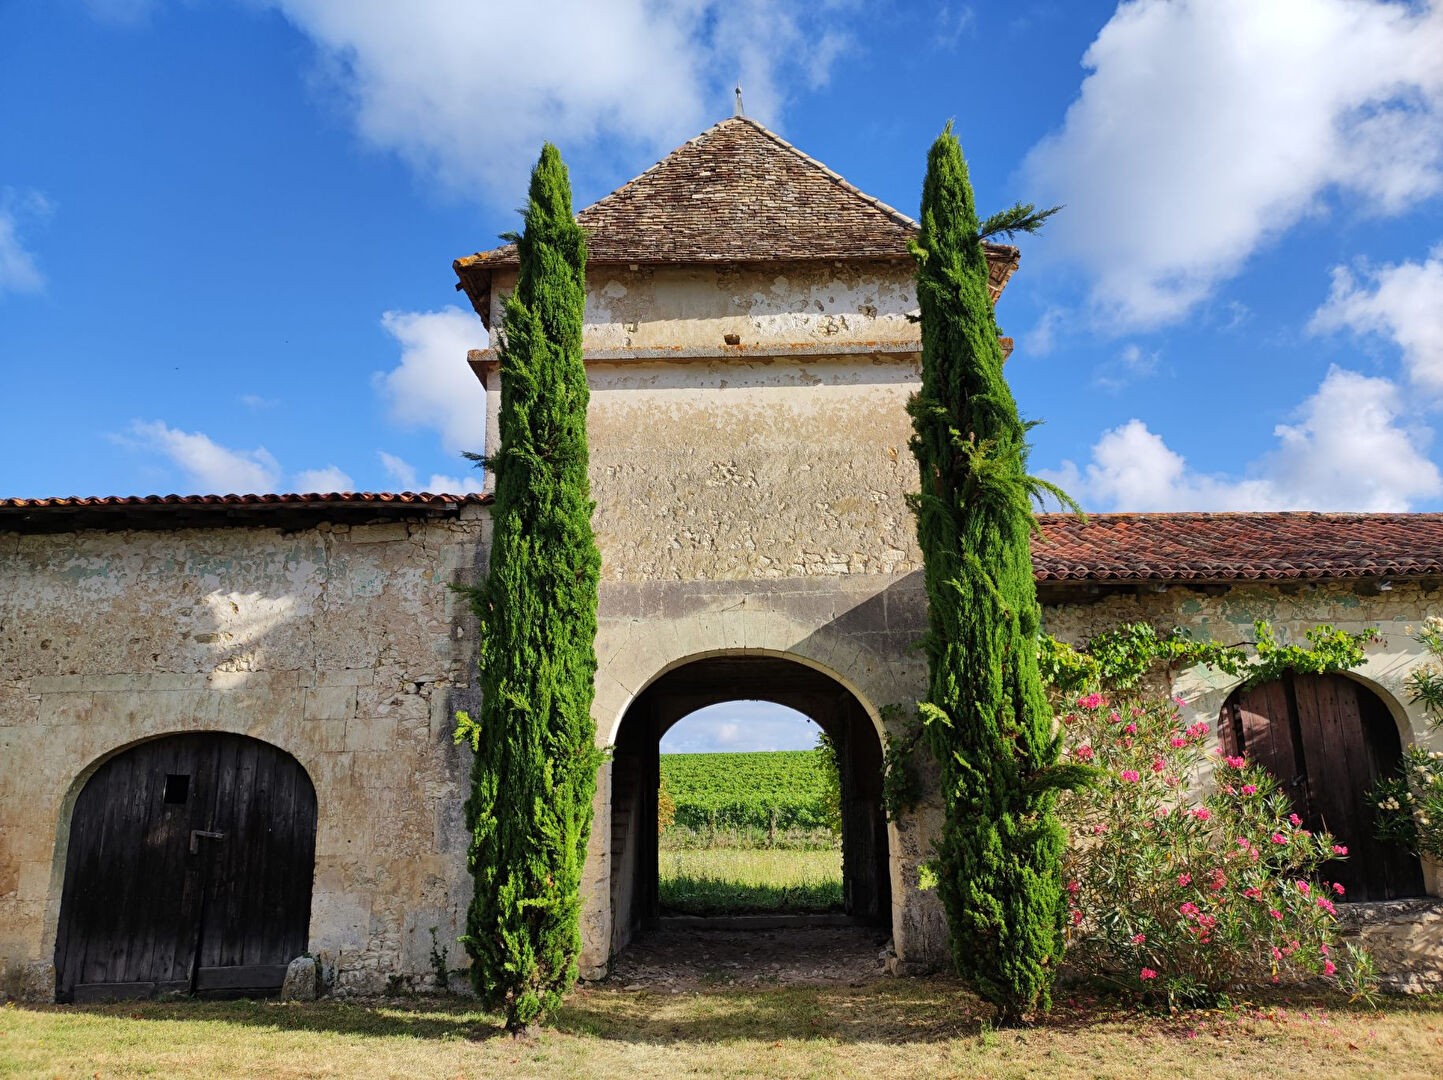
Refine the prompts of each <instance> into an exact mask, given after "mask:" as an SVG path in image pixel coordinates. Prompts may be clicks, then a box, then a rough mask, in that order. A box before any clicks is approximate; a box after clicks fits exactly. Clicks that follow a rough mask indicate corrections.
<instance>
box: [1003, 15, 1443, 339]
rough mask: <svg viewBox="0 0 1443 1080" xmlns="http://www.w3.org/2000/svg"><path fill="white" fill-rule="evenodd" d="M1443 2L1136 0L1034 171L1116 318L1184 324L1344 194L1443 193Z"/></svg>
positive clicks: (1400, 202)
mask: <svg viewBox="0 0 1443 1080" xmlns="http://www.w3.org/2000/svg"><path fill="white" fill-rule="evenodd" d="M1440 56H1443V10H1440V9H1439V8H1438V7H1436V6H1434V5H1433V4H1432V3H1425V4H1423V5H1408V4H1402V3H1385V2H1379V0H1268V2H1267V3H1258V2H1257V0H1134V2H1128V3H1123V4H1121V5H1119V7H1118V8H1117V10H1116V12H1115V13H1114V14H1113V16H1112V18H1111V20H1110V21H1109V22H1108V23H1107V25H1106V26H1104V27H1103V29H1102V30H1101V32H1100V33H1099V34H1098V36H1097V39H1096V40H1095V41H1094V42H1093V43H1092V45H1091V47H1090V48H1089V49H1088V50H1087V53H1086V54H1085V55H1084V57H1083V65H1084V66H1085V67H1086V68H1087V69H1089V72H1090V73H1089V74H1088V75H1087V77H1086V78H1085V79H1084V80H1083V83H1082V87H1081V92H1080V94H1079V96H1078V98H1077V100H1076V101H1075V102H1074V103H1073V104H1072V106H1071V107H1070V108H1069V109H1068V112H1067V116H1066V119H1065V121H1064V123H1063V126H1062V128H1061V130H1060V131H1058V132H1056V133H1054V134H1053V135H1050V136H1048V137H1047V138H1045V139H1043V140H1042V141H1041V142H1039V143H1038V144H1037V145H1036V146H1035V147H1033V149H1032V151H1031V153H1030V154H1029V155H1028V158H1027V160H1026V163H1025V165H1024V172H1025V174H1026V176H1027V182H1028V184H1029V186H1030V188H1031V191H1032V197H1034V198H1036V199H1038V201H1041V202H1044V203H1054V202H1061V203H1066V204H1067V209H1066V211H1065V212H1064V213H1062V214H1059V215H1058V216H1057V218H1056V219H1054V221H1053V222H1052V223H1051V227H1050V228H1049V230H1048V237H1049V242H1051V243H1053V244H1055V245H1057V247H1058V248H1059V249H1060V250H1061V253H1062V254H1063V255H1064V256H1065V257H1068V258H1071V259H1073V260H1075V261H1076V262H1078V263H1080V264H1081V265H1082V266H1084V267H1085V268H1086V269H1087V270H1088V271H1090V274H1091V277H1092V282H1093V299H1094V301H1095V302H1096V304H1097V306H1098V308H1099V310H1100V313H1101V314H1100V316H1099V322H1100V323H1105V324H1110V325H1118V326H1120V327H1122V328H1123V329H1126V328H1128V327H1132V328H1137V327H1146V326H1156V325H1161V324H1164V323H1167V322H1172V321H1176V320H1178V319H1180V318H1181V317H1183V316H1184V315H1185V314H1186V313H1187V312H1188V311H1189V310H1190V309H1191V308H1192V307H1194V306H1195V305H1196V304H1198V303H1200V302H1201V301H1203V300H1204V299H1205V298H1207V297H1208V296H1210V295H1211V294H1212V292H1213V291H1214V289H1215V288H1216V286H1217V285H1218V284H1219V283H1220V282H1222V281H1225V280H1226V279H1228V278H1229V277H1231V276H1233V275H1234V274H1236V273H1237V272H1238V271H1239V270H1240V268H1241V267H1242V265H1243V263H1244V262H1245V261H1246V260H1247V259H1248V257H1249V256H1250V255H1251V254H1252V253H1253V252H1254V251H1255V250H1256V249H1257V248H1258V247H1259V246H1260V245H1261V244H1262V243H1264V242H1265V241H1266V240H1267V239H1269V238H1270V237H1272V236H1275V235H1277V234H1278V233H1281V232H1282V231H1283V230H1285V229H1287V228H1289V227H1290V226H1292V225H1293V224H1295V223H1296V222H1297V221H1298V220H1299V219H1300V218H1302V217H1303V216H1304V215H1307V214H1310V213H1317V212H1320V211H1321V209H1322V208H1323V205H1324V204H1323V197H1324V196H1325V195H1326V194H1328V193H1330V192H1339V191H1343V192H1348V193H1352V194H1356V195H1357V196H1358V197H1360V199H1362V200H1363V201H1364V202H1366V203H1367V204H1368V207H1369V209H1370V210H1375V211H1377V212H1379V213H1390V214H1391V213H1397V212H1399V211H1401V210H1403V209H1405V208H1407V207H1408V206H1410V205H1412V204H1413V203H1415V202H1417V201H1418V200H1420V199H1423V198H1425V197H1428V196H1431V195H1435V194H1437V193H1438V192H1439V191H1440V190H1443V61H1440V60H1439V57H1440Z"/></svg>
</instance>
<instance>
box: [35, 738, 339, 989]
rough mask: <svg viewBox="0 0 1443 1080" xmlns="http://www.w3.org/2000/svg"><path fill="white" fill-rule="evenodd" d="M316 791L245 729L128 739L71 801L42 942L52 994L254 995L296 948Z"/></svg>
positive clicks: (311, 858)
mask: <svg viewBox="0 0 1443 1080" xmlns="http://www.w3.org/2000/svg"><path fill="white" fill-rule="evenodd" d="M315 844H316V792H315V788H314V787H313V786H312V784H311V780H310V777H308V776H307V775H306V771H305V769H304V768H302V767H301V764H300V763H299V762H298V761H296V759H295V758H293V757H291V756H290V755H289V754H287V753H285V752H284V751H283V750H279V749H277V748H276V747H274V746H271V745H270V744H269V743H264V742H261V741H260V740H258V739H252V738H248V737H247V736H244V735H229V734H221V733H215V732H200V733H192V734H183V735H171V736H168V737H165V738H161V739H156V740H153V741H151V742H146V743H141V744H140V745H138V746H135V747H132V748H131V749H129V750H126V751H125V752H123V753H121V754H118V755H116V756H115V757H113V758H111V759H110V760H109V761H107V762H105V764H103V765H102V766H101V767H100V768H99V769H98V770H96V773H95V775H94V776H92V777H91V778H90V780H89V781H88V782H87V783H86V785H85V787H84V788H83V789H82V790H81V792H80V795H79V797H78V798H77V799H76V802H75V813H74V815H73V817H72V820H71V825H70V846H69V849H68V853H67V855H66V862H65V891H64V893H63V894H62V897H61V903H60V926H59V932H58V935H57V937H56V942H55V978H56V997H57V998H58V999H59V1000H61V1001H94V1000H101V999H106V998H132V997H150V996H153V995H156V994H162V993H166V992H169V991H182V992H192V993H200V994H216V995H219V994H232V995H236V994H264V993H273V992H275V991H276V990H278V989H280V985H281V982H282V981H283V979H284V977H285V970H286V965H287V964H288V963H289V962H290V961H291V960H292V959H294V958H295V957H296V956H298V955H300V954H301V953H303V952H305V951H306V938H307V933H308V929H309V926H310V912H311V877H312V873H313V870H314V865H315Z"/></svg>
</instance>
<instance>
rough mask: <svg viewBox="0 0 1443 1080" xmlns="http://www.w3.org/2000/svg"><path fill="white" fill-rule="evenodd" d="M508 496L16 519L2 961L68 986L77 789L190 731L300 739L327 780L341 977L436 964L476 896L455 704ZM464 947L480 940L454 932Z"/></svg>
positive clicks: (5, 627) (331, 913)
mask: <svg viewBox="0 0 1443 1080" xmlns="http://www.w3.org/2000/svg"><path fill="white" fill-rule="evenodd" d="M488 536H489V516H488V514H487V512H486V511H485V510H484V509H483V508H480V507H466V508H464V509H462V510H460V511H459V513H458V515H457V516H455V517H451V518H448V519H445V520H429V521H419V522H404V521H401V522H389V523H385V524H377V525H355V526H344V525H343V526H334V527H333V526H331V525H328V524H321V525H318V526H315V527H312V528H306V529H302V530H300V531H294V532H287V531H281V530H278V529H273V528H257V527H220V528H208V529H207V528H193V529H185V530H179V531H170V530H163V531H143V532H137V531H118V532H117V531H102V530H87V531H83V532H74V533H62V534H59V535H20V534H15V533H8V534H3V533H0V582H4V586H3V590H4V591H3V593H0V673H3V679H0V964H3V969H4V983H3V989H4V990H5V991H6V992H7V993H12V994H15V993H26V994H29V995H31V996H38V997H48V996H50V995H51V994H52V993H53V992H54V976H53V974H52V971H51V963H52V957H53V953H54V948H55V930H56V921H57V917H58V913H59V905H60V893H61V883H62V880H63V873H64V867H65V849H66V844H67V840H68V836H69V824H70V810H71V808H72V807H73V805H74V802H75V798H76V796H77V795H78V793H79V791H80V788H81V787H82V786H83V785H84V783H85V781H86V780H87V779H88V778H89V776H90V774H91V773H92V772H94V770H95V768H96V767H97V766H98V765H99V764H100V762H101V761H103V760H104V759H106V758H107V757H109V756H111V755H113V754H115V753H116V752H118V751H120V750H122V749H124V748H126V747H128V746H132V745H134V744H136V743H137V742H139V741H141V740H145V739H147V738H150V737H153V736H157V735H161V734H168V733H171V732H179V731H202V730H203V731H229V732H237V733H241V734H246V735H251V736H254V737H256V738H259V739H263V740H265V741H266V742H269V743H272V744H274V745H275V746H278V747H280V748H281V749H283V750H286V751H287V752H289V753H290V754H292V755H293V756H294V757H295V758H296V759H297V760H299V761H300V762H301V764H302V765H303V766H304V767H305V769H306V771H307V772H308V773H309V774H310V777H311V780H312V781H313V782H314V784H315V787H316V792H317V795H318V796H319V810H320V814H319V823H318V832H317V847H316V866H315V882H314V890H313V895H312V911H311V930H310V941H311V946H310V951H311V952H312V953H314V954H315V955H316V956H317V957H318V958H319V959H320V960H321V962H322V964H323V965H324V967H325V968H326V970H327V972H328V975H329V977H330V981H331V983H332V985H334V986H337V987H354V988H356V989H358V990H364V991H373V992H374V991H379V990H381V989H383V988H384V987H385V985H386V983H387V979H388V978H389V977H390V976H392V975H396V976H399V977H402V978H405V979H410V978H414V977H417V976H421V975H423V974H424V973H427V972H428V971H429V970H430V968H429V962H428V955H429V950H430V946H431V939H430V934H429V928H430V927H432V926H436V927H438V933H439V934H440V936H441V940H442V941H443V942H446V941H451V940H454V938H455V937H456V935H457V933H458V932H459V931H458V926H459V923H458V920H459V919H460V918H461V917H462V915H463V913H464V910H465V905H466V902H467V899H468V897H469V889H470V878H469V876H468V875H467V874H466V871H465V849H466V833H465V828H464V825H463V823H462V816H461V815H462V804H463V801H464V796H465V787H464V782H465V781H464V778H465V769H464V764H465V763H464V761H463V760H462V753H461V751H459V750H457V748H456V747H455V746H454V744H453V742H452V739H451V731H452V728H453V726H454V725H453V721H452V713H453V711H454V709H456V708H458V707H464V706H465V705H466V704H468V703H470V701H471V698H470V695H471V694H472V693H474V689H473V688H474V686H475V644H476V635H475V621H474V618H473V617H472V616H471V614H470V611H469V609H468V608H467V606H466V604H465V602H464V598H463V597H461V596H459V595H458V594H456V593H454V592H453V591H452V590H450V589H449V588H448V587H447V586H448V585H450V584H452V583H465V582H470V581H472V580H474V578H475V574H476V572H477V568H478V567H484V565H485V559H486V552H487V542H488ZM453 951H458V950H453Z"/></svg>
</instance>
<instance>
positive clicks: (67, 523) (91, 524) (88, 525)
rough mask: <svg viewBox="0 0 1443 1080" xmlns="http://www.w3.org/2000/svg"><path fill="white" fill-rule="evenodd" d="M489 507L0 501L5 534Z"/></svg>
mask: <svg viewBox="0 0 1443 1080" xmlns="http://www.w3.org/2000/svg"><path fill="white" fill-rule="evenodd" d="M490 501H491V496H490V495H444V494H432V493H431V492H419V493H418V492H411V491H403V492H400V493H398V494H385V493H379V492H356V491H344V492H342V491H332V492H309V493H305V494H285V495H129V496H105V497H100V498H62V499H0V532H24V533H55V532H70V531H73V530H76V529H181V528H195V527H202V528H203V527H210V526H216V525H260V526H267V527H275V528H305V527H310V526H314V525H316V524H319V523H320V522H323V521H330V522H337V523H343V522H344V523H351V524H356V523H363V522H374V521H396V520H404V519H415V518H427V517H437V516H454V515H455V514H456V513H457V512H458V511H459V509H460V508H461V507H462V506H467V505H472V506H479V505H484V504H486V503H489V502H490Z"/></svg>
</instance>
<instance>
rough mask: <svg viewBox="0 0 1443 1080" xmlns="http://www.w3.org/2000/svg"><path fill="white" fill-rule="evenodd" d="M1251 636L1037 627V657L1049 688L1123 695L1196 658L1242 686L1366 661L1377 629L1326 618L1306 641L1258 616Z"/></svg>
mask: <svg viewBox="0 0 1443 1080" xmlns="http://www.w3.org/2000/svg"><path fill="white" fill-rule="evenodd" d="M1253 636H1254V640H1252V641H1241V642H1237V643H1233V644H1223V643H1221V642H1216V641H1196V640H1194V639H1193V638H1192V637H1190V636H1189V635H1188V633H1187V631H1186V630H1183V629H1182V628H1181V627H1174V628H1173V629H1171V630H1169V631H1168V632H1167V633H1159V632H1158V630H1157V629H1156V628H1155V627H1153V626H1151V625H1150V624H1148V623H1143V622H1136V623H1127V624H1125V625H1123V626H1119V627H1118V628H1117V629H1115V630H1108V631H1106V632H1104V633H1101V634H1098V635H1097V636H1096V637H1093V638H1089V639H1088V640H1087V642H1086V643H1085V644H1083V645H1080V646H1072V645H1068V644H1067V643H1065V642H1061V641H1058V640H1057V639H1056V638H1054V637H1051V636H1050V635H1048V634H1042V635H1040V636H1039V638H1038V644H1037V652H1038V663H1039V665H1040V666H1041V669H1042V677H1043V680H1044V681H1045V682H1046V683H1047V684H1048V686H1049V688H1050V689H1051V690H1052V691H1053V692H1054V693H1055V694H1058V695H1062V696H1067V695H1078V694H1085V693H1089V692H1092V691H1099V692H1102V693H1107V694H1111V695H1113V696H1129V695H1132V694H1134V693H1135V692H1137V691H1138V690H1139V688H1140V687H1142V686H1143V685H1144V683H1145V681H1146V680H1147V678H1148V677H1149V676H1152V675H1154V674H1156V673H1157V672H1159V671H1162V670H1164V669H1166V670H1168V671H1173V672H1176V671H1181V670H1183V669H1185V668H1190V667H1194V666H1196V665H1198V664H1203V665H1206V666H1208V667H1212V668H1216V669H1217V670H1219V671H1223V672H1226V673H1227V674H1229V675H1232V676H1234V677H1236V678H1241V679H1242V680H1243V686H1244V687H1245V688H1247V687H1253V686H1257V685H1258V684H1260V683H1264V682H1269V681H1271V680H1273V679H1277V678H1281V677H1282V676H1283V675H1284V674H1285V673H1287V672H1290V671H1291V672H1299V673H1307V674H1316V675H1321V674H1326V673H1329V672H1335V671H1350V670H1352V669H1353V668H1356V667H1358V666H1359V665H1361V664H1364V663H1366V662H1367V658H1366V656H1365V655H1364V652H1363V650H1364V647H1365V646H1366V645H1367V644H1368V643H1370V642H1373V641H1376V640H1378V632H1377V631H1376V630H1372V629H1369V630H1364V631H1361V632H1359V633H1356V634H1354V633H1349V632H1347V631H1344V630H1337V629H1335V628H1334V627H1332V626H1328V625H1326V624H1325V625H1321V626H1315V627H1312V628H1311V629H1309V630H1307V631H1306V632H1305V633H1304V635H1303V636H1304V638H1305V639H1306V640H1307V642H1308V644H1307V645H1282V644H1279V642H1278V640H1277V636H1276V634H1274V632H1273V629H1272V627H1271V626H1270V625H1269V624H1268V623H1267V622H1266V621H1265V620H1262V619H1259V620H1258V621H1257V622H1255V623H1253Z"/></svg>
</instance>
